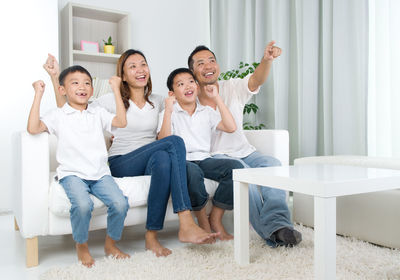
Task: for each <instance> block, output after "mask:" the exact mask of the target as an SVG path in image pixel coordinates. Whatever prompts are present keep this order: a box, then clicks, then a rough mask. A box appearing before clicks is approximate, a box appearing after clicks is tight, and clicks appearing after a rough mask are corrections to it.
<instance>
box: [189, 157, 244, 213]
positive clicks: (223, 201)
mask: <svg viewBox="0 0 400 280" xmlns="http://www.w3.org/2000/svg"><path fill="white" fill-rule="evenodd" d="M186 168H187V177H188V189H189V196H190V201H191V203H192V208H193V210H195V211H198V210H201V209H202V208H203V207H204V206H205V205H206V203H207V199H208V193H207V192H206V187H205V186H204V178H208V179H211V180H214V181H217V182H218V183H219V185H218V188H217V190H216V191H215V194H214V197H213V200H212V201H213V204H214V205H215V206H217V207H219V208H221V209H225V210H232V209H233V181H232V169H239V168H243V164H241V163H240V162H239V161H236V160H232V159H217V158H206V159H204V160H200V161H187V162H186Z"/></svg>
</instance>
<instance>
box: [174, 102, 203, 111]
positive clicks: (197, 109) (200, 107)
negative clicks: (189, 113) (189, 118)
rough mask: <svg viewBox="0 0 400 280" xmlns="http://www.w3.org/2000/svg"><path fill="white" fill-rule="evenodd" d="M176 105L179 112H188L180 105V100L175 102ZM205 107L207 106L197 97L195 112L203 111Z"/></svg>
mask: <svg viewBox="0 0 400 280" xmlns="http://www.w3.org/2000/svg"><path fill="white" fill-rule="evenodd" d="M175 106H176V110H177V111H178V112H186V111H185V110H183V109H182V107H181V105H179V103H178V102H176V103H175ZM205 108H206V106H203V105H201V104H200V102H199V100H198V99H196V109H195V110H194V112H195V113H196V112H200V111H203V110H204V109H205Z"/></svg>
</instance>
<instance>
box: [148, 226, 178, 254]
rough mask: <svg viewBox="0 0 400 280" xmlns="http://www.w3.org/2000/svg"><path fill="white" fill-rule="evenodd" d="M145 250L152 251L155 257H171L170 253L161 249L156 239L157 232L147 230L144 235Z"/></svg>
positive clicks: (166, 249) (168, 250) (163, 248)
mask: <svg viewBox="0 0 400 280" xmlns="http://www.w3.org/2000/svg"><path fill="white" fill-rule="evenodd" d="M145 240H146V242H145V243H146V249H147V250H150V251H153V253H154V254H156V256H157V257H166V256H168V255H171V253H172V251H171V250H170V249H168V248H165V247H163V246H162V245H161V244H160V242H159V241H158V239H157V231H154V230H148V231H147V232H146V234H145Z"/></svg>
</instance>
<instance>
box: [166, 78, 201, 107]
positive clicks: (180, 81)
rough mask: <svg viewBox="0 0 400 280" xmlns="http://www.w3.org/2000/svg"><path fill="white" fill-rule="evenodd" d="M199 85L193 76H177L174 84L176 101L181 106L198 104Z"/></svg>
mask: <svg viewBox="0 0 400 280" xmlns="http://www.w3.org/2000/svg"><path fill="white" fill-rule="evenodd" d="M197 86H198V85H197V83H196V81H195V79H194V78H193V76H192V75H191V74H189V73H180V74H177V75H176V76H175V78H174V82H173V84H172V88H173V92H170V94H174V95H175V98H176V100H177V101H178V103H179V104H180V105H187V104H193V103H196V98H197Z"/></svg>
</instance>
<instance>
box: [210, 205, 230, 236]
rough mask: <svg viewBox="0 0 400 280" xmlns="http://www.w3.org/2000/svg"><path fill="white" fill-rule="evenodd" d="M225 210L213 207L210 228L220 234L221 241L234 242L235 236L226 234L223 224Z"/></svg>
mask: <svg viewBox="0 0 400 280" xmlns="http://www.w3.org/2000/svg"><path fill="white" fill-rule="evenodd" d="M224 212H225V210H223V209H221V208H218V207H215V206H214V207H213V210H212V211H211V213H210V217H209V221H210V227H211V229H212V230H213V231H215V232H219V233H220V234H219V236H218V238H219V239H220V240H232V239H233V235H232V234H229V233H227V232H226V230H225V227H224V225H223V224H222V216H223V215H224Z"/></svg>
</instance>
